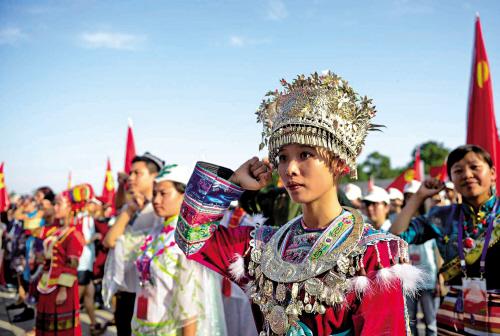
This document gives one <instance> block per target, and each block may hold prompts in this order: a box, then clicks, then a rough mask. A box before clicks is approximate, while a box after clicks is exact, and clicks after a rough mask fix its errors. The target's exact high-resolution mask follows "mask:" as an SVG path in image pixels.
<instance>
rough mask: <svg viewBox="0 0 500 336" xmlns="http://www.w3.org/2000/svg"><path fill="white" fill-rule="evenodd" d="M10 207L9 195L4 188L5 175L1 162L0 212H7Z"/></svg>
mask: <svg viewBox="0 0 500 336" xmlns="http://www.w3.org/2000/svg"><path fill="white" fill-rule="evenodd" d="M9 207H10V200H9V194H8V193H7V187H6V186H5V175H4V173H3V162H2V164H1V165H0V212H2V211H7V210H8V209H9Z"/></svg>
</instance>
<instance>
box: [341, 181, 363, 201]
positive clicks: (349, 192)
mask: <svg viewBox="0 0 500 336" xmlns="http://www.w3.org/2000/svg"><path fill="white" fill-rule="evenodd" d="M344 193H345V196H346V197H347V199H348V200H349V201H354V200H357V199H361V198H362V197H363V193H362V192H361V188H360V187H358V186H357V185H355V184H352V183H349V184H347V185H346V186H345V187H344Z"/></svg>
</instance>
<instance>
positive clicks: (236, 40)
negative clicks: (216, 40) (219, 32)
mask: <svg viewBox="0 0 500 336" xmlns="http://www.w3.org/2000/svg"><path fill="white" fill-rule="evenodd" d="M229 44H231V45H232V46H233V47H243V46H244V45H245V39H244V38H243V37H241V36H231V37H230V38H229Z"/></svg>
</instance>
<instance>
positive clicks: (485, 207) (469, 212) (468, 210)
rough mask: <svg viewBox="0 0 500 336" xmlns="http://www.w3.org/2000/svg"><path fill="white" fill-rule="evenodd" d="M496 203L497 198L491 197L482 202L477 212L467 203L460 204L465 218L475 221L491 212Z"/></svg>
mask: <svg viewBox="0 0 500 336" xmlns="http://www.w3.org/2000/svg"><path fill="white" fill-rule="evenodd" d="M496 201H497V197H496V196H495V195H493V196H491V197H490V198H489V199H488V200H487V201H486V202H484V203H483V204H482V205H481V206H480V207H479V209H478V210H477V211H476V210H475V209H474V207H473V206H472V205H470V204H467V203H463V204H462V209H463V210H464V214H465V217H466V218H471V217H475V218H476V219H482V218H484V217H485V216H486V215H488V214H489V213H490V212H491V211H492V210H493V207H494V206H495V202H496Z"/></svg>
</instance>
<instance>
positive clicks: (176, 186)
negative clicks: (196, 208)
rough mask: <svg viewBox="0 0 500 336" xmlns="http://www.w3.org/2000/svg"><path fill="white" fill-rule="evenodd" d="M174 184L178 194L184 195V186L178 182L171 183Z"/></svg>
mask: <svg viewBox="0 0 500 336" xmlns="http://www.w3.org/2000/svg"><path fill="white" fill-rule="evenodd" d="M172 183H173V184H174V188H175V190H177V192H178V193H180V194H184V193H185V192H186V185H185V184H184V183H180V182H172Z"/></svg>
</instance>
